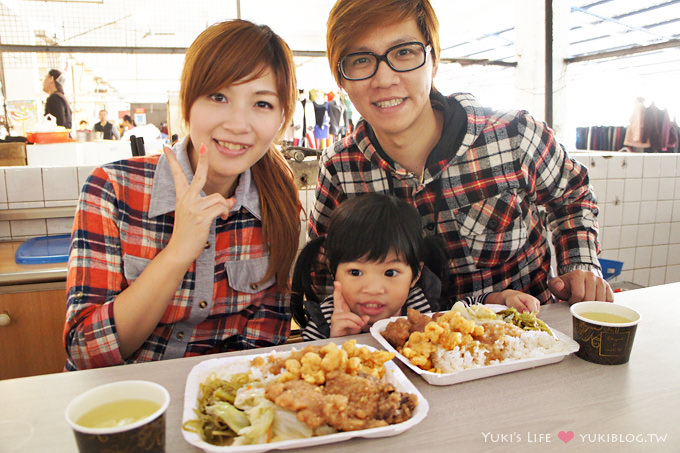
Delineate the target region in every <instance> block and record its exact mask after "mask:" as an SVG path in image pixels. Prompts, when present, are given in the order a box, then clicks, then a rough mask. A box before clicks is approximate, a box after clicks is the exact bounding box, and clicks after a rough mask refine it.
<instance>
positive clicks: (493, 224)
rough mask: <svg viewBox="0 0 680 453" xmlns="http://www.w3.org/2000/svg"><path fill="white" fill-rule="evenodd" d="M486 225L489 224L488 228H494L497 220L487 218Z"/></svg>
mask: <svg viewBox="0 0 680 453" xmlns="http://www.w3.org/2000/svg"><path fill="white" fill-rule="evenodd" d="M488 225H489V227H490V228H494V229H496V228H498V220H496V219H489V223H488Z"/></svg>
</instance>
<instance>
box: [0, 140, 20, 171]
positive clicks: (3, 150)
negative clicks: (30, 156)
mask: <svg viewBox="0 0 680 453" xmlns="http://www.w3.org/2000/svg"><path fill="white" fill-rule="evenodd" d="M18 165H26V143H22V142H9V143H0V167H13V166H18Z"/></svg>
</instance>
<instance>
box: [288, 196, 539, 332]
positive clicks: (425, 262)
mask: <svg viewBox="0 0 680 453" xmlns="http://www.w3.org/2000/svg"><path fill="white" fill-rule="evenodd" d="M321 245H323V247H324V249H325V252H326V257H327V265H328V269H329V270H330V273H331V274H332V275H333V277H334V291H333V294H332V295H331V296H328V297H327V298H326V299H325V300H324V301H323V302H322V303H321V304H319V303H318V301H315V300H310V299H308V300H306V301H304V302H303V301H302V297H300V296H301V295H302V294H312V291H313V289H312V288H311V284H310V283H311V281H312V277H311V273H312V272H313V269H314V260H315V257H316V256H317V254H318V253H319V249H320V247H321ZM447 276H448V257H447V254H446V250H445V248H444V247H443V244H442V242H441V239H440V238H438V237H436V236H425V235H424V234H423V229H422V226H421V223H420V214H419V213H418V211H417V210H416V209H415V208H414V207H413V206H411V205H410V204H409V203H407V202H406V201H404V200H402V199H400V198H397V197H394V196H391V195H384V194H378V193H367V194H362V195H359V196H356V197H354V198H350V199H348V200H346V201H344V202H342V203H341V204H340V205H339V206H338V207H337V208H336V209H334V210H333V212H332V213H331V217H330V220H329V222H328V234H327V235H326V236H324V237H320V238H316V239H315V240H313V241H311V242H309V243H308V244H307V245H306V246H305V248H304V249H303V250H302V251H301V252H300V255H299V257H298V261H297V264H296V266H295V273H294V274H293V291H294V293H293V296H292V298H291V310H292V312H293V316H294V317H295V319H296V321H297V323H298V324H299V325H300V326H301V327H302V337H303V338H304V339H305V340H316V339H322V338H329V337H337V336H344V335H354V334H357V333H359V332H362V331H366V330H367V329H368V328H370V327H371V325H373V323H375V322H376V321H378V320H380V319H386V318H389V317H392V316H405V315H406V314H407V310H408V309H409V308H410V309H414V310H417V311H420V312H422V313H431V312H436V311H439V310H440V309H441V307H440V304H439V298H440V297H441V293H442V289H443V287H442V284H446V278H447ZM298 280H299V281H300V282H301V283H300V285H299V286H300V287H299V288H297V286H298V285H297V284H296V281H298ZM444 292H446V290H445V286H444ZM296 293H297V294H296ZM312 299H313V298H312ZM463 302H464V303H466V304H468V305H470V304H475V303H485V302H486V303H493V304H500V305H507V306H508V307H513V308H516V309H517V310H518V311H520V312H538V311H539V308H540V303H539V301H538V299H536V298H535V297H533V296H531V295H529V294H524V293H521V292H519V291H515V290H511V289H507V290H504V291H501V292H497V293H491V294H483V295H479V296H476V297H468V298H466V299H465V300H463Z"/></svg>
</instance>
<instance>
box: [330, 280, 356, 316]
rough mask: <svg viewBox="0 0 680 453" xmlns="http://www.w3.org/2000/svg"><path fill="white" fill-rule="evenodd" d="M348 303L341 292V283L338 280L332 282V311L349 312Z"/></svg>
mask: <svg viewBox="0 0 680 453" xmlns="http://www.w3.org/2000/svg"><path fill="white" fill-rule="evenodd" d="M351 312H352V310H350V309H349V305H347V302H346V301H345V296H343V294H342V284H341V283H340V282H338V281H336V282H333V313H351Z"/></svg>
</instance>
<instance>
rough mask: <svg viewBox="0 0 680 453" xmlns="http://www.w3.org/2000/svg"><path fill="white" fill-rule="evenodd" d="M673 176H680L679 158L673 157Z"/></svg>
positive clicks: (677, 156)
mask: <svg viewBox="0 0 680 453" xmlns="http://www.w3.org/2000/svg"><path fill="white" fill-rule="evenodd" d="M675 175H676V176H680V156H679V155H677V154H676V155H675Z"/></svg>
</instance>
